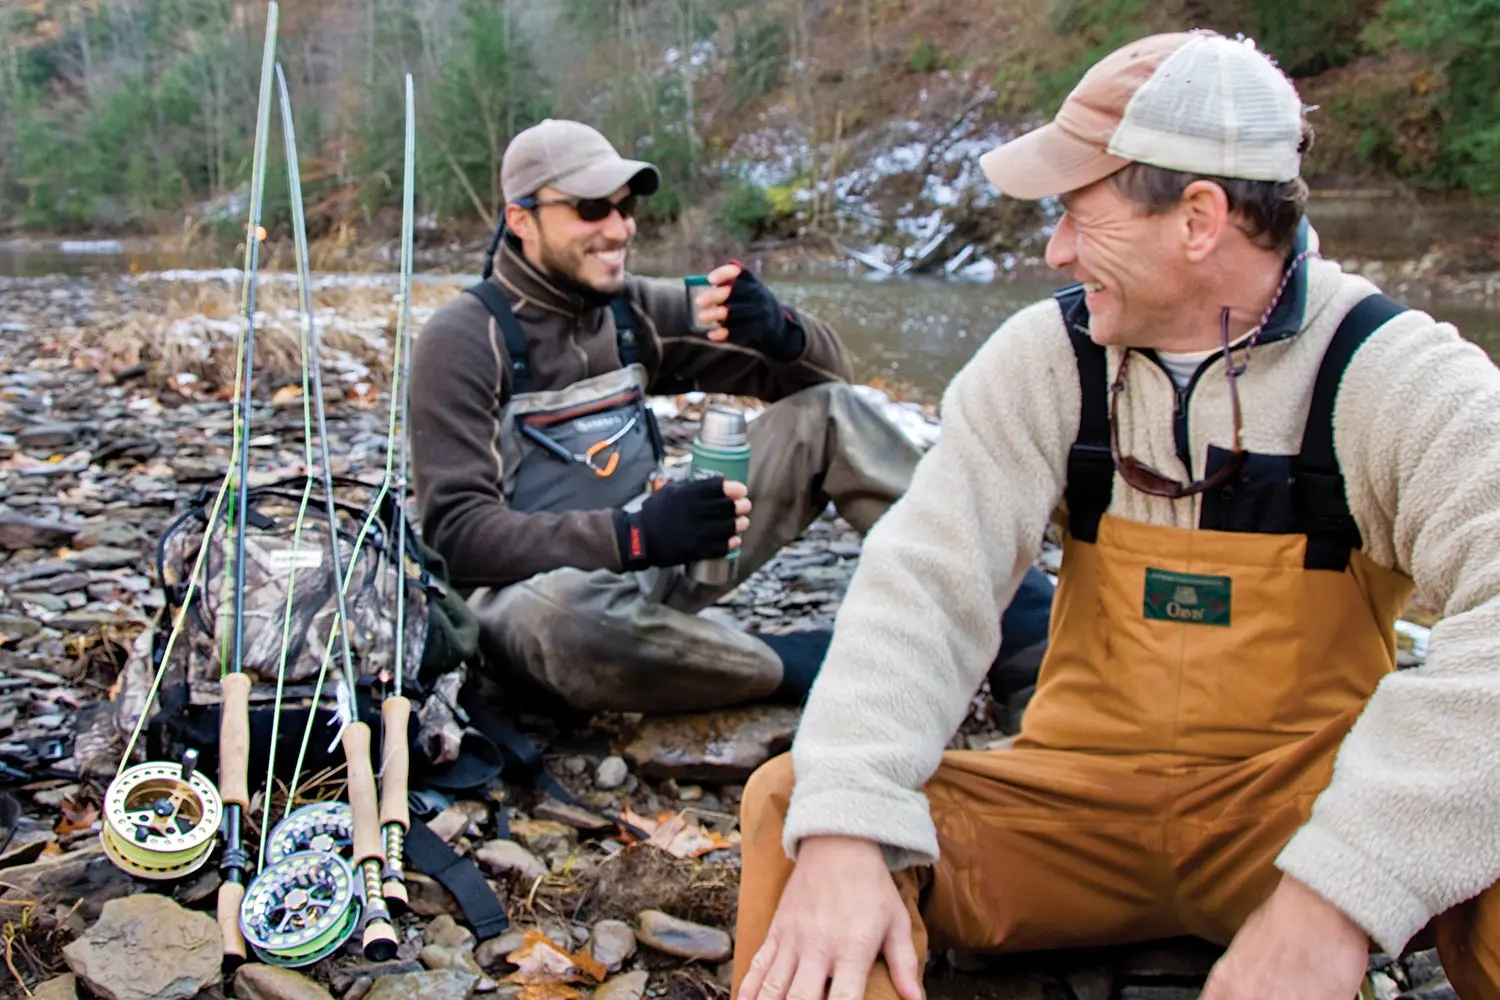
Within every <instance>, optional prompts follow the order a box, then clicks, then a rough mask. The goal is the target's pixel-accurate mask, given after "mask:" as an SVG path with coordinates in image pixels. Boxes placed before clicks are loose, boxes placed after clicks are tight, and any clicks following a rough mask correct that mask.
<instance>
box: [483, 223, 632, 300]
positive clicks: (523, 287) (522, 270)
mask: <svg viewBox="0 0 1500 1000" xmlns="http://www.w3.org/2000/svg"><path fill="white" fill-rule="evenodd" d="M493 277H494V280H496V281H498V282H499V283H500V287H501V288H502V289H504V290H505V291H506V292H507V293H508V294H509V295H510V296H511V297H512V298H514V299H517V300H519V301H518V302H517V303H516V304H517V308H519V307H520V305H521V304H522V303H524V302H530V303H532V304H533V305H536V306H538V307H540V308H542V309H545V310H547V311H548V312H553V313H558V314H560V315H563V316H569V317H577V316H581V315H583V314H584V313H587V312H591V311H593V310H595V309H599V308H602V307H603V306H605V305H607V304H608V303H609V299H610V298H611V297H612V296H601V295H600V294H599V293H597V292H594V291H593V290H592V289H586V288H583V287H582V286H580V285H579V284H578V283H577V282H575V281H572V280H570V279H568V278H564V277H560V276H558V275H555V274H551V273H549V272H546V271H543V270H541V269H540V268H538V267H535V266H533V265H532V263H531V261H529V260H527V259H526V255H525V253H524V252H523V251H522V249H521V241H520V239H519V238H518V237H517V236H516V235H515V234H514V233H509V232H508V233H506V234H505V236H504V237H503V238H502V239H501V241H500V247H499V249H498V250H497V251H496V252H495V271H494V275H493Z"/></svg>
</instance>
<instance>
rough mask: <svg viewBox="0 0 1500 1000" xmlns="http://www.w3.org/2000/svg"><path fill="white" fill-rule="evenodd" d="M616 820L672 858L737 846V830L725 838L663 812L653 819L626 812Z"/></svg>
mask: <svg viewBox="0 0 1500 1000" xmlns="http://www.w3.org/2000/svg"><path fill="white" fill-rule="evenodd" d="M620 818H621V819H622V820H624V821H625V822H627V823H629V824H631V825H632V826H637V827H640V828H641V829H642V830H644V831H646V833H647V834H648V835H649V836H648V837H647V839H646V841H645V843H647V844H649V845H651V846H652V847H655V848H657V849H658V850H662V851H665V852H666V853H668V854H670V855H672V857H674V858H696V857H701V856H702V855H704V854H707V853H709V852H710V851H718V850H723V849H724V848H727V847H734V846H735V845H736V844H738V843H739V842H740V835H739V831H738V830H736V831H735V832H734V833H732V834H730V835H729V836H728V837H726V836H724V835H723V834H722V833H720V832H719V831H717V830H708V829H705V828H704V827H703V826H701V825H700V824H698V823H694V822H693V821H692V820H690V819H688V818H687V816H686V815H685V814H683V813H671V812H664V813H661V814H659V815H658V816H657V817H656V819H647V818H646V817H644V816H641V815H638V814H636V813H634V812H631V811H630V810H629V809H626V810H625V811H624V812H622V813H621V814H620Z"/></svg>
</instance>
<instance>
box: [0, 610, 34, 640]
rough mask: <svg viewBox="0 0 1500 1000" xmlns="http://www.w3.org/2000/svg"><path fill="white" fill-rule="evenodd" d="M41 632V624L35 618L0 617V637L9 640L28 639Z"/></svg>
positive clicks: (21, 616) (19, 616) (20, 616)
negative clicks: (2, 636)
mask: <svg viewBox="0 0 1500 1000" xmlns="http://www.w3.org/2000/svg"><path fill="white" fill-rule="evenodd" d="M41 630H42V623H41V622H39V621H37V620H36V619H35V618H27V617H25V616H23V615H0V635H4V636H7V637H9V638H10V639H13V640H14V639H30V638H31V637H32V636H34V635H36V634H37V633H38V632H40V631H41ZM0 641H3V640H0Z"/></svg>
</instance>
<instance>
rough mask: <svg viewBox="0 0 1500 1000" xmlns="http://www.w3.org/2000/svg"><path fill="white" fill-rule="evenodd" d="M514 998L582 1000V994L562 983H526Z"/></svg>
mask: <svg viewBox="0 0 1500 1000" xmlns="http://www.w3.org/2000/svg"><path fill="white" fill-rule="evenodd" d="M516 1000H583V994H582V993H579V992H578V991H577V990H575V989H574V988H573V987H571V986H568V985H565V984H563V983H527V984H526V985H525V986H522V987H521V992H520V993H518V994H517V995H516Z"/></svg>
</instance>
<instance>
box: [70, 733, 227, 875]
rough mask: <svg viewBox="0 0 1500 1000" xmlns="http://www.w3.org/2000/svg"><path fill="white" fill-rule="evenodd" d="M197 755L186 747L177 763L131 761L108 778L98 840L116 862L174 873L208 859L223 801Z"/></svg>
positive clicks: (136, 871)
mask: <svg viewBox="0 0 1500 1000" xmlns="http://www.w3.org/2000/svg"><path fill="white" fill-rule="evenodd" d="M197 761H198V755H197V754H196V753H195V752H193V751H191V750H190V751H188V752H187V754H185V755H184V757H183V763H181V764H172V763H168V762H166V761H149V762H147V763H145V764H137V765H136V766H135V767H132V768H130V769H128V770H127V771H125V772H124V773H123V774H121V775H119V776H118V777H116V778H115V780H114V781H112V782H110V784H109V788H108V789H107V790H106V791H105V793H104V823H103V827H102V829H101V830H100V832H99V840H100V842H101V843H102V844H103V845H104V853H105V855H106V856H107V857H108V858H109V860H110V861H112V862H114V864H115V866H116V867H118V868H120V869H122V870H123V871H126V872H129V873H130V874H131V875H134V876H136V877H138V878H145V879H175V878H181V877H183V876H184V875H189V874H191V873H193V872H195V871H197V870H198V869H199V868H201V867H202V866H203V863H204V862H205V861H207V860H208V856H209V854H211V853H212V852H213V847H214V840H215V835H216V834H217V833H218V830H219V819H220V817H221V816H222V815H223V811H224V805H223V803H222V802H221V801H220V799H219V790H218V789H217V788H215V787H214V784H213V782H211V781H209V780H208V778H207V777H205V776H204V775H203V774H201V773H199V772H198V771H197V770H196V765H197Z"/></svg>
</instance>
